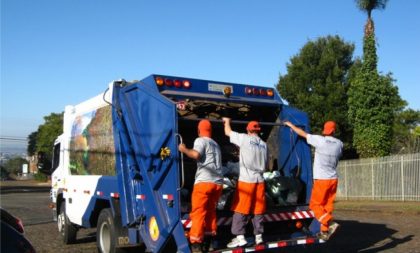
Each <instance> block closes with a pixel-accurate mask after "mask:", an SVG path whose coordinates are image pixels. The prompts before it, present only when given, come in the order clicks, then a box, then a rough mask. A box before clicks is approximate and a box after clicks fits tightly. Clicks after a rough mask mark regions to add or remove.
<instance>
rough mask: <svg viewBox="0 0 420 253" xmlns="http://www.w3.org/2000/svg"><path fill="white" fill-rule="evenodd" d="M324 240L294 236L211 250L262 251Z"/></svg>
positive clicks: (224, 252)
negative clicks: (256, 243) (257, 243)
mask: <svg viewBox="0 0 420 253" xmlns="http://www.w3.org/2000/svg"><path fill="white" fill-rule="evenodd" d="M253 240H254V239H253V238H247V241H248V242H251V241H252V243H253ZM324 242H325V241H324V240H321V239H318V238H314V237H300V238H294V239H289V240H280V241H272V242H267V243H264V244H259V245H253V246H250V247H246V246H245V247H238V248H233V249H220V250H216V251H213V252H214V253H244V252H256V251H264V250H272V249H278V248H285V247H290V246H298V245H302V246H303V245H312V244H320V243H324Z"/></svg>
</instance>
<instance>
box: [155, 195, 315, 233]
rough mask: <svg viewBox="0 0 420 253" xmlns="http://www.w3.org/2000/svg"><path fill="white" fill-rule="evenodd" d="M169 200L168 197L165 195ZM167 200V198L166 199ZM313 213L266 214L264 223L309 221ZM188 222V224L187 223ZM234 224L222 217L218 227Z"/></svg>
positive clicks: (218, 221)
mask: <svg viewBox="0 0 420 253" xmlns="http://www.w3.org/2000/svg"><path fill="white" fill-rule="evenodd" d="M163 196H166V198H168V196H167V195H163ZM164 198H165V197H164ZM313 217H314V215H313V212H312V211H296V212H284V213H272V214H265V215H264V221H266V222H275V221H287V220H301V219H309V218H313ZM187 221H188V222H187ZM182 223H183V224H184V228H190V227H191V223H190V220H189V219H188V220H182ZM185 224H188V225H189V226H188V227H186V225H185ZM230 224H232V217H220V218H218V219H217V225H218V226H227V225H230Z"/></svg>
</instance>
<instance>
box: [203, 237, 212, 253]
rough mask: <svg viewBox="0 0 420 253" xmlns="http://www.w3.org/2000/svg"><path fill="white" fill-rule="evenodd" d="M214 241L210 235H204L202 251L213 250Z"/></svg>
mask: <svg viewBox="0 0 420 253" xmlns="http://www.w3.org/2000/svg"><path fill="white" fill-rule="evenodd" d="M213 242H214V238H213V237H212V236H205V237H204V241H203V243H202V247H201V249H202V251H203V252H209V251H214V250H215V247H214V245H213Z"/></svg>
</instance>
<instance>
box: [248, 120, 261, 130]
mask: <svg viewBox="0 0 420 253" xmlns="http://www.w3.org/2000/svg"><path fill="white" fill-rule="evenodd" d="M246 130H248V131H260V130H261V127H260V123H258V122H257V121H250V122H249V123H248V125H247V127H246Z"/></svg>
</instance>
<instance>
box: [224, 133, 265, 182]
mask: <svg viewBox="0 0 420 253" xmlns="http://www.w3.org/2000/svg"><path fill="white" fill-rule="evenodd" d="M230 142H231V143H233V144H236V145H237V146H239V179H238V180H239V181H242V182H247V183H259V182H264V178H263V176H262V174H263V172H264V171H265V169H266V166H267V144H266V143H265V142H264V141H263V140H261V138H260V137H258V136H255V135H248V134H240V133H237V132H234V131H232V132H230Z"/></svg>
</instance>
